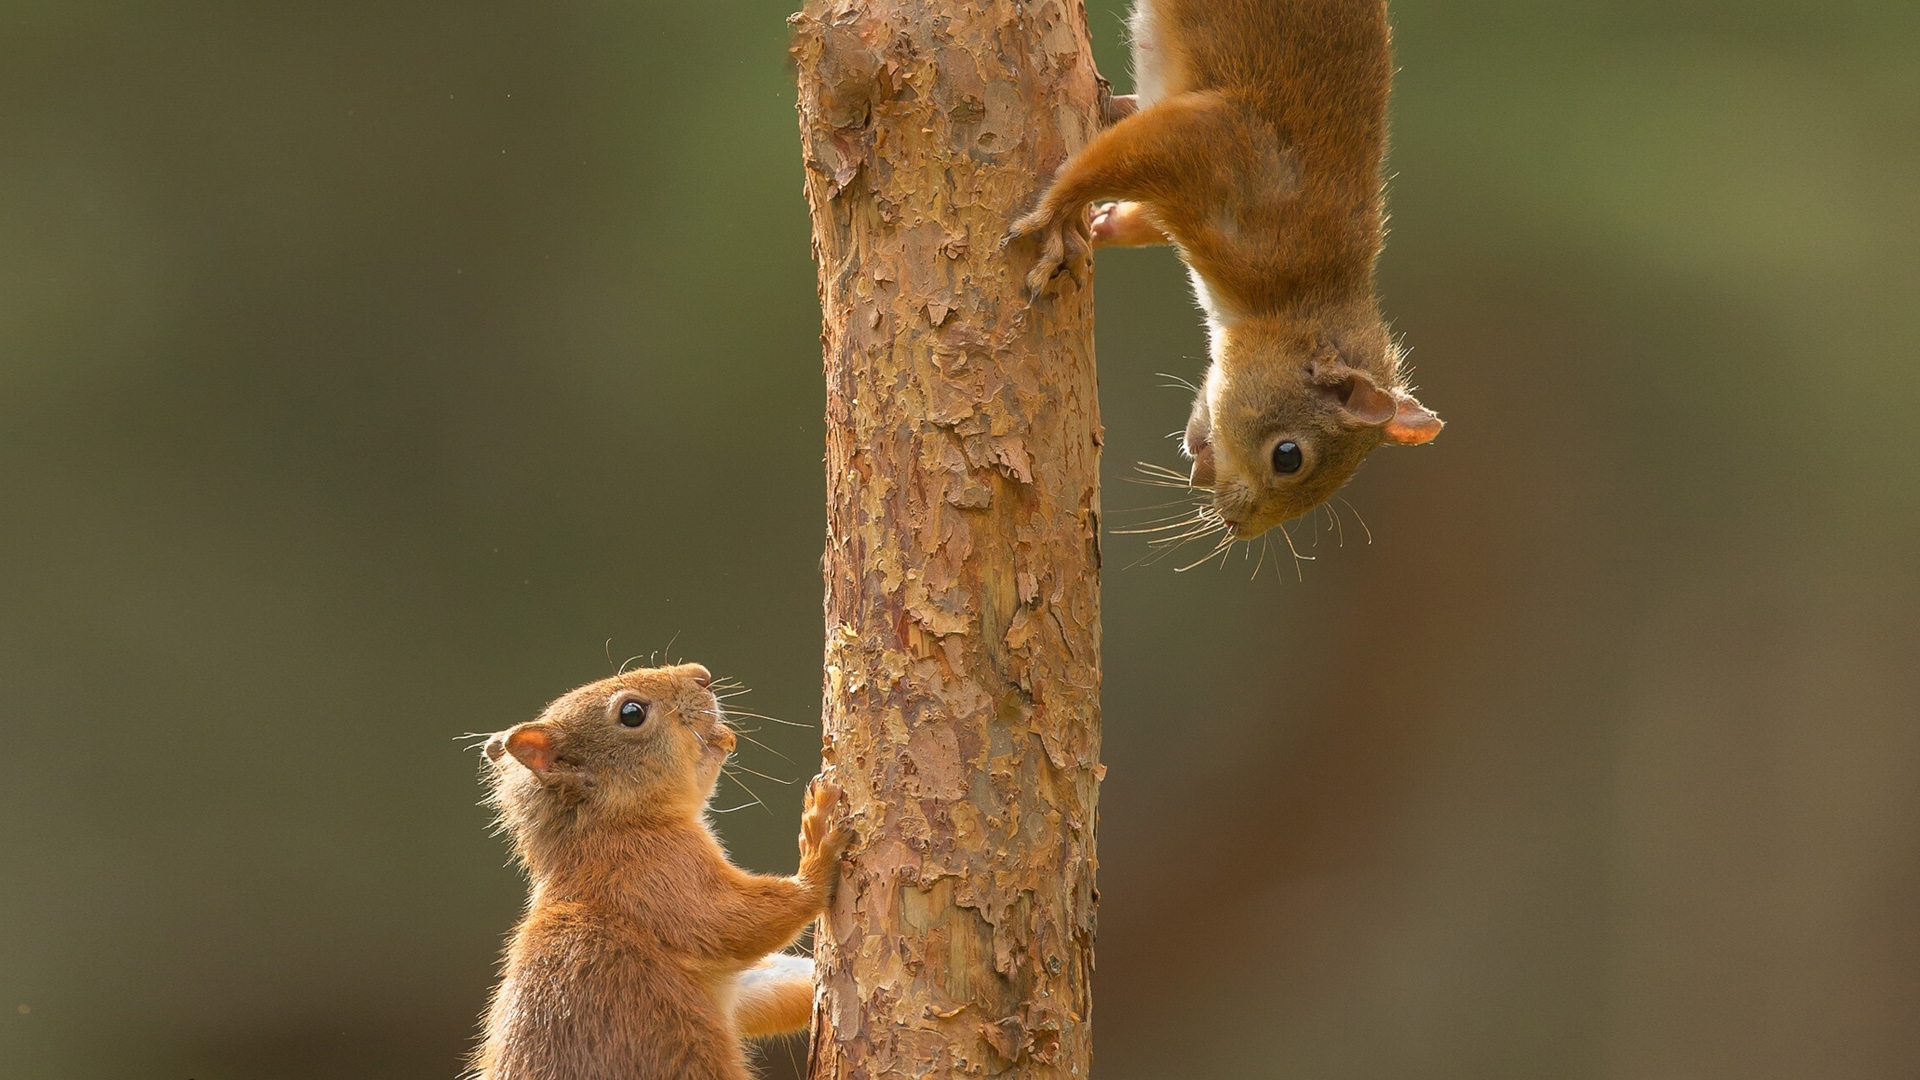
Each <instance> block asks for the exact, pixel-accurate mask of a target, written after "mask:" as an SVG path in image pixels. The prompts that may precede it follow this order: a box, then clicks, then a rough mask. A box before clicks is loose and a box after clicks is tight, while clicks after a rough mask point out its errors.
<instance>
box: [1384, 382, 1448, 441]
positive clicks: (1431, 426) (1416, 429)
mask: <svg viewBox="0 0 1920 1080" xmlns="http://www.w3.org/2000/svg"><path fill="white" fill-rule="evenodd" d="M1394 398H1395V402H1394V404H1395V408H1394V410H1393V419H1391V420H1388V421H1387V427H1386V433H1387V441H1388V442H1390V443H1392V444H1393V445H1395V446H1419V445H1421V444H1423V443H1430V442H1432V441H1433V437H1434V436H1435V435H1438V434H1440V429H1441V428H1443V427H1446V426H1447V425H1446V423H1445V422H1444V421H1442V420H1441V419H1440V418H1439V417H1437V416H1435V415H1433V413H1431V412H1428V411H1427V407H1426V406H1425V405H1422V404H1420V403H1419V402H1417V401H1415V400H1413V395H1412V394H1409V393H1407V392H1406V391H1404V390H1402V391H1400V392H1399V393H1396V394H1395V395H1394Z"/></svg>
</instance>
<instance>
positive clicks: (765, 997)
mask: <svg viewBox="0 0 1920 1080" xmlns="http://www.w3.org/2000/svg"><path fill="white" fill-rule="evenodd" d="M812 1019H813V961H812V960H811V959H810V958H808V957H805V956H794V955H793V954H791V953H774V954H773V955H772V956H769V957H767V958H766V959H764V960H762V961H760V963H758V964H756V965H754V966H753V967H750V968H748V969H747V970H745V971H743V972H741V973H740V983H739V987H738V990H737V991H736V993H735V996H734V999H733V1026H734V1029H735V1030H736V1031H738V1032H739V1033H740V1034H741V1035H743V1036H745V1037H747V1038H759V1037H761V1036H766V1035H784V1034H786V1033H787V1032H790V1031H805V1030H806V1029H807V1024H808V1023H809V1022H810V1021H811V1020H812Z"/></svg>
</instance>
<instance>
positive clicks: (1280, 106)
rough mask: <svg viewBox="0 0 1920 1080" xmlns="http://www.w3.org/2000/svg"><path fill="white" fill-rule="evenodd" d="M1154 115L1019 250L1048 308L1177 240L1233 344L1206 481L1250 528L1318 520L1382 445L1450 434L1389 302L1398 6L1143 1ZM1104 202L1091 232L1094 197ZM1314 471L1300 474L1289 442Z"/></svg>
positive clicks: (1197, 454)
mask: <svg viewBox="0 0 1920 1080" xmlns="http://www.w3.org/2000/svg"><path fill="white" fill-rule="evenodd" d="M1134 33H1135V53H1134V55H1135V65H1136V68H1137V75H1138V77H1139V78H1138V81H1139V83H1140V86H1139V89H1140V94H1139V103H1138V104H1139V107H1138V111H1133V109H1132V106H1133V103H1132V102H1130V101H1128V100H1127V99H1115V105H1116V108H1114V109H1113V110H1111V113H1110V115H1111V116H1118V117H1124V118H1122V119H1119V120H1118V122H1117V123H1115V124H1114V125H1113V126H1112V127H1110V128H1108V129H1107V130H1106V131H1105V132H1103V133H1102V134H1101V135H1099V136H1098V137H1097V138H1095V139H1094V140H1093V141H1092V142H1091V143H1089V144H1088V145H1087V146H1086V147H1085V148H1084V149H1082V150H1081V151H1080V152H1079V153H1078V154H1076V155H1074V156H1073V157H1072V158H1071V159H1069V160H1068V161H1067V162H1066V164H1065V165H1063V166H1061V168H1060V171H1059V173H1058V174H1057V175H1056V176H1055V177H1054V179H1053V183H1052V185H1051V186H1050V187H1049V188H1048V189H1047V192H1046V194H1045V196H1044V197H1043V198H1042V200H1041V203H1040V205H1039V207H1038V208H1037V209H1035V210H1034V211H1033V213H1031V214H1029V215H1028V216H1027V217H1025V218H1023V219H1022V220H1021V221H1020V222H1019V223H1017V224H1016V225H1015V226H1014V229H1013V234H1014V235H1015V236H1024V235H1037V236H1039V237H1040V239H1041V255H1040V258H1039V260H1038V262H1037V263H1036V265H1035V266H1034V268H1033V271H1032V273H1031V274H1030V275H1029V278H1028V284H1029V288H1030V289H1031V290H1032V291H1033V292H1034V293H1035V294H1038V292H1039V291H1040V290H1042V289H1043V288H1045V286H1046V285H1047V283H1048V282H1049V281H1050V280H1051V279H1052V278H1053V277H1054V276H1055V275H1056V274H1058V273H1060V272H1061V271H1062V270H1066V271H1068V272H1071V273H1072V274H1073V275H1074V276H1075V277H1076V278H1078V277H1079V264H1080V262H1081V261H1082V260H1084V259H1085V257H1086V255H1087V253H1088V250H1089V248H1090V247H1091V246H1095V245H1105V244H1114V245H1138V244H1148V243H1165V242H1169V241H1171V242H1172V243H1174V244H1175V245H1177V246H1178V248H1179V250H1180V256H1181V258H1182V259H1184V260H1185V261H1186V263H1187V265H1188V267H1189V269H1190V270H1191V271H1192V273H1193V276H1194V278H1195V285H1196V289H1197V291H1199V293H1200V296H1201V302H1202V303H1203V305H1205V306H1206V307H1207V309H1208V315H1209V324H1210V326H1211V328H1212V331H1213V366H1212V369H1211V370H1210V371H1209V373H1208V377H1207V386H1206V387H1205V388H1204V390H1203V391H1202V393H1201V396H1200V398H1199V399H1198V400H1197V401H1196V402H1195V405H1194V415H1193V420H1192V422H1191V423H1190V424H1189V427H1188V439H1187V450H1188V452H1189V453H1190V454H1191V455H1192V456H1193V457H1194V459H1195V463H1194V477H1193V482H1194V485H1195V486H1196V487H1210V488H1212V489H1213V491H1214V507H1215V509H1216V510H1217V511H1218V513H1219V514H1220V515H1221V517H1222V518H1224V519H1225V522H1226V524H1227V525H1228V526H1229V527H1230V528H1231V529H1232V531H1233V534H1234V535H1237V536H1240V537H1242V538H1245V537H1251V536H1254V535H1258V534H1259V533H1260V532H1264V531H1265V530H1266V529H1268V528H1271V527H1272V526H1274V525H1277V524H1280V523H1281V522H1283V521H1286V520H1288V519H1290V518H1293V517H1297V516H1298V515H1300V514H1303V513H1305V512H1307V511H1308V510H1311V509H1312V508H1313V507H1315V506H1318V505H1319V504H1320V503H1321V502H1322V501H1323V500H1325V499H1326V498H1328V497H1329V496H1331V495H1332V493H1333V492H1334V490H1336V489H1337V488H1338V487H1339V486H1340V485H1341V484H1343V483H1345V482H1346V480H1347V478H1348V477H1349V476H1350V475H1351V474H1352V473H1353V471H1354V470H1355V469H1357V468H1358V467H1359V465H1360V462H1361V460H1362V459H1364V458H1365V456H1366V455H1367V453H1368V452H1369V451H1371V450H1372V449H1373V448H1374V447H1375V446H1378V445H1380V444H1381V443H1382V442H1391V443H1400V444H1414V443H1421V442H1426V441H1428V440H1430V439H1431V438H1432V437H1433V436H1434V435H1435V434H1437V433H1438V431H1439V428H1440V422H1439V420H1438V419H1436V418H1435V417H1434V416H1433V415H1432V414H1431V413H1429V412H1427V411H1426V410H1425V409H1424V408H1422V407H1421V406H1420V404H1419V403H1418V402H1417V401H1414V399H1413V397H1412V395H1411V394H1410V393H1408V391H1407V388H1406V385H1405V380H1404V379H1403V377H1402V375H1401V372H1400V353H1399V350H1398V349H1397V348H1396V347H1395V346H1394V344H1393V342H1392V340H1391V338H1390V335H1389V334H1388V332H1387V328H1386V325H1385V323H1384V321H1383V320H1382V318H1381V316H1380V309H1379V303H1378V300H1377V299H1376V297H1375V295H1374V287H1373V269H1374V262H1375V260H1376V259H1377V257H1378V256H1379V254H1380V249H1381V245H1382V242H1383V239H1384V223H1385V209H1384V200H1383V195H1382V180H1381V167H1382V163H1383V160H1384V157H1385V153H1386V135H1387V97H1388V93H1389V90H1390V89H1391V84H1392V77H1393V64H1392V56H1391V48H1390V41H1389V32H1388V27H1387V11H1386V4H1385V3H1384V2H1383V0H1139V5H1138V7H1137V8H1136V10H1135V14H1134ZM1097 199H1120V200H1124V201H1122V202H1120V203H1118V204H1116V205H1113V206H1110V207H1103V208H1102V210H1101V212H1100V214H1099V215H1098V217H1097V218H1096V219H1095V222H1094V226H1093V231H1092V233H1091V234H1090V235H1089V233H1088V226H1087V223H1086V218H1085V208H1086V206H1087V204H1088V203H1090V202H1092V201H1094V200H1097ZM1283 441H1292V442H1295V443H1297V444H1298V445H1299V446H1300V448H1301V450H1302V452H1303V453H1304V455H1305V460H1306V466H1305V467H1304V468H1302V469H1300V470H1299V471H1298V472H1295V473H1290V474H1285V475H1282V474H1280V473H1277V472H1276V469H1275V467H1274V466H1273V465H1272V464H1270V462H1271V459H1272V454H1273V448H1274V447H1275V446H1277V445H1279V444H1280V443H1281V442H1283Z"/></svg>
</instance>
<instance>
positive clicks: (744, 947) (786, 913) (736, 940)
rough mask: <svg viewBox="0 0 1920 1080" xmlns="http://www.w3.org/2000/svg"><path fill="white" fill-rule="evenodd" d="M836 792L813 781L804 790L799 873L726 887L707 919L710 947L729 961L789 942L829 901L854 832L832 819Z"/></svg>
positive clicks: (752, 877)
mask: <svg viewBox="0 0 1920 1080" xmlns="http://www.w3.org/2000/svg"><path fill="white" fill-rule="evenodd" d="M840 798H841V795H840V788H839V787H838V786H836V785H834V784H831V783H828V782H827V781H825V780H819V779H816V780H815V781H814V782H813V783H812V784H810V785H809V786H808V787H807V802H806V809H805V810H804V811H803V812H802V813H801V815H800V871H799V873H797V874H795V875H794V876H792V877H763V876H760V875H757V874H748V873H745V872H741V873H739V875H738V876H737V877H736V878H735V879H734V880H733V881H732V882H731V883H730V884H731V886H732V888H731V890H730V891H731V893H732V895H731V896H729V897H727V898H725V899H724V900H723V901H722V902H721V903H720V904H718V905H716V908H715V910H714V912H713V913H712V915H711V916H710V918H712V920H713V921H712V924H711V940H710V947H711V948H712V950H713V951H714V952H715V953H716V954H717V955H718V956H720V957H723V958H725V959H729V960H758V959H760V958H761V957H763V956H766V955H767V954H768V953H770V952H773V951H774V950H776V949H779V948H782V947H784V946H785V945H786V944H787V943H788V942H790V941H792V940H793V939H794V937H795V936H797V935H798V934H799V933H800V931H802V930H804V929H806V927H807V924H808V923H810V922H812V921H813V920H814V917H815V916H817V915H819V914H820V913H821V912H822V911H825V910H826V909H827V905H828V904H830V903H832V902H833V889H834V884H835V883H836V882H837V881H838V880H839V877H840V856H841V855H842V854H843V853H844V852H845V851H846V850H847V845H848V844H850V843H852V841H853V831H852V830H851V829H849V828H847V826H846V825H845V824H844V823H837V822H836V821H835V813H834V808H835V807H836V806H837V805H838V803H839V802H840Z"/></svg>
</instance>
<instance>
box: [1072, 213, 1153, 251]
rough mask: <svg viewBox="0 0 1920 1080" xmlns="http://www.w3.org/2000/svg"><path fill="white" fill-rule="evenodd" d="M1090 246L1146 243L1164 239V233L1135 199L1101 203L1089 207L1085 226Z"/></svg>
mask: <svg viewBox="0 0 1920 1080" xmlns="http://www.w3.org/2000/svg"><path fill="white" fill-rule="evenodd" d="M1088 233H1089V235H1090V236H1091V237H1092V239H1093V246H1094V247H1097V248H1102V247H1146V246H1148V245H1151V244H1164V243H1167V242H1168V241H1167V234H1165V233H1163V232H1161V231H1160V228H1159V226H1157V225H1155V224H1154V223H1153V222H1151V221H1149V220H1148V219H1147V212H1146V208H1145V207H1144V206H1141V205H1140V204H1139V203H1137V202H1110V203H1101V204H1100V205H1099V206H1096V207H1094V208H1093V224H1092V225H1091V226H1089V227H1088Z"/></svg>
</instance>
